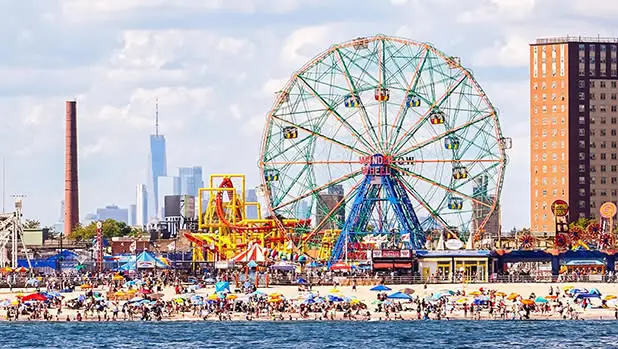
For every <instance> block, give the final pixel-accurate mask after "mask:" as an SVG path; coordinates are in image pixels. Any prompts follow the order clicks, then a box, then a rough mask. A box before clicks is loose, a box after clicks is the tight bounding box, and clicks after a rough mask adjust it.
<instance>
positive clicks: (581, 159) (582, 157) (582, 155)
mask: <svg viewBox="0 0 618 349" xmlns="http://www.w3.org/2000/svg"><path fill="white" fill-rule="evenodd" d="M578 159H579V160H580V161H584V160H586V153H584V152H579V154H578Z"/></svg>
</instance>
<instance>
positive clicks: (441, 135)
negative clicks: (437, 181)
mask: <svg viewBox="0 0 618 349" xmlns="http://www.w3.org/2000/svg"><path fill="white" fill-rule="evenodd" d="M492 115H493V112H492V113H491V114H485V115H483V116H481V117H480V118H478V119H474V120H471V121H468V122H466V123H465V124H462V125H459V126H457V127H455V128H452V129H450V130H447V131H445V132H442V133H439V134H438V135H436V136H435V137H432V138H430V139H427V140H425V141H423V142H419V143H416V144H414V145H413V146H411V147H409V148H406V149H404V150H401V151H400V152H398V153H399V154H401V155H402V156H403V155H406V154H409V153H411V152H413V151H416V150H419V149H421V148H423V147H425V146H427V145H429V144H432V143H434V142H437V141H439V140H441V139H443V138H444V137H447V136H448V135H451V134H453V133H455V132H457V131H459V130H461V129H464V128H466V127H469V126H471V125H474V124H475V123H477V122H481V121H483V120H485V119H487V118H490V117H491V116H492Z"/></svg>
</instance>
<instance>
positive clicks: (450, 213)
mask: <svg viewBox="0 0 618 349" xmlns="http://www.w3.org/2000/svg"><path fill="white" fill-rule="evenodd" d="M509 147H510V140H509V139H508V138H505V137H503V135H502V131H501V128H500V122H499V119H498V115H497V111H496V109H495V108H494V107H493V105H492V103H491V102H490V101H489V98H488V97H487V95H486V94H485V92H484V91H483V90H482V88H481V87H480V85H479V84H478V83H477V82H476V80H475V79H474V77H473V75H472V73H471V72H470V70H468V69H466V68H464V67H463V66H462V65H461V64H460V62H459V60H458V59H457V58H455V57H451V56H447V55H446V54H444V53H443V52H442V51H440V50H438V49H436V48H435V47H433V46H432V45H430V44H428V43H421V42H416V41H412V40H407V39H402V38H396V37H389V36H384V35H376V36H373V37H367V38H357V39H354V40H351V41H347V42H344V43H341V44H336V45H333V46H331V47H330V48H329V49H328V50H326V51H324V52H322V53H321V54H319V55H318V56H316V57H315V58H314V59H312V60H311V61H309V62H308V63H307V64H305V65H304V66H303V67H301V69H299V70H298V71H297V72H295V73H294V74H293V75H292V77H291V78H290V79H289V80H288V82H287V83H286V85H285V86H284V88H283V89H282V90H281V91H280V92H279V93H278V96H277V98H276V100H275V102H274V105H273V107H272V110H271V111H270V112H269V114H268V117H267V120H266V125H265V129H264V135H263V141H262V145H261V155H260V161H259V167H260V173H261V177H262V181H263V182H262V183H263V185H262V187H263V188H264V189H265V190H264V196H265V200H266V203H267V205H268V209H269V211H270V213H271V215H272V216H274V217H278V218H293V217H298V216H304V217H298V218H303V219H307V218H313V217H316V219H315V220H314V221H313V224H312V226H310V227H305V228H304V229H305V230H304V231H299V232H300V233H303V234H305V235H306V236H313V235H315V234H316V233H317V232H319V231H321V230H324V229H341V225H342V221H343V220H344V218H342V217H341V216H342V215H343V216H344V217H345V210H346V208H347V207H349V204H350V203H351V201H352V200H353V198H354V194H355V190H356V189H357V187H358V185H359V184H360V182H361V180H362V178H363V177H364V176H363V159H366V158H367V157H370V156H372V155H375V154H381V155H384V156H385V157H387V158H389V159H391V162H390V163H389V166H390V167H391V168H392V169H393V171H395V172H396V173H398V174H399V175H400V179H402V180H401V182H402V185H403V187H404V188H405V190H406V192H407V193H408V195H409V196H410V197H411V199H412V201H413V202H414V204H415V207H414V209H415V211H417V215H419V216H420V217H423V218H424V220H425V222H429V223H432V224H427V225H428V226H430V225H437V226H439V227H441V228H443V229H444V230H446V231H450V232H453V233H456V234H458V235H459V236H460V237H461V238H463V239H466V238H467V237H468V236H469V235H470V234H471V233H473V232H483V229H484V227H485V225H486V224H487V222H488V221H489V220H490V218H491V217H492V214H493V212H494V211H495V210H496V208H497V207H498V203H499V199H500V193H501V190H502V183H503V179H504V170H505V167H506V163H507V156H506V149H508V148H509ZM331 189H332V193H329V192H330V191H331ZM381 214H382V215H384V218H383V219H382V221H388V220H389V218H388V215H389V213H388V212H382V213H381ZM378 224H381V223H378Z"/></svg>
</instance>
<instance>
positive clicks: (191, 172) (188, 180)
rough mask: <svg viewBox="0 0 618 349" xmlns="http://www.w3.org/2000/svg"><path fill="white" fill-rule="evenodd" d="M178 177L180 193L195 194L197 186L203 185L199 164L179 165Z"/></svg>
mask: <svg viewBox="0 0 618 349" xmlns="http://www.w3.org/2000/svg"><path fill="white" fill-rule="evenodd" d="M178 177H180V194H181V195H191V196H197V191H198V189H199V188H203V187H204V179H203V176H202V168H201V167H200V166H193V167H181V168H179V169H178Z"/></svg>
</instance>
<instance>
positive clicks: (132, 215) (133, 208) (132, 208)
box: [129, 204, 137, 227]
mask: <svg viewBox="0 0 618 349" xmlns="http://www.w3.org/2000/svg"><path fill="white" fill-rule="evenodd" d="M135 222H137V205H135V204H132V205H129V225H130V226H132V227H133V226H135Z"/></svg>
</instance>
